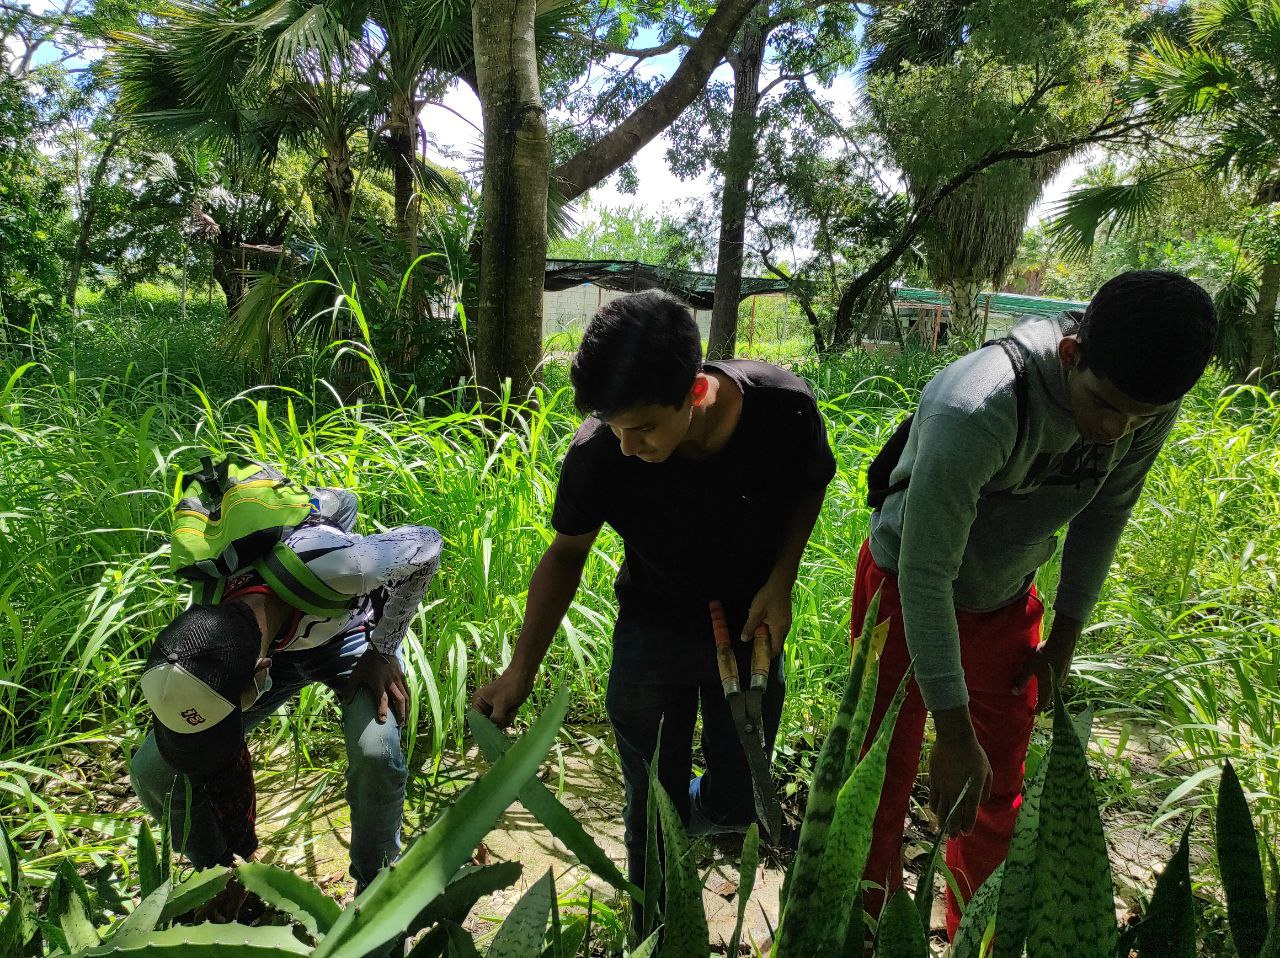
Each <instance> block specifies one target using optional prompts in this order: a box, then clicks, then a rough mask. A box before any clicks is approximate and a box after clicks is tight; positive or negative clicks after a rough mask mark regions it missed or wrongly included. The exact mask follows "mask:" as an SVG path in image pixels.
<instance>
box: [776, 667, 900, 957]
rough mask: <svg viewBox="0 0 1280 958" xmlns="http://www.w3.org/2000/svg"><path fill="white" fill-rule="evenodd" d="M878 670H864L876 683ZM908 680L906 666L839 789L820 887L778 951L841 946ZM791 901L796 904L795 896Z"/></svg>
mask: <svg viewBox="0 0 1280 958" xmlns="http://www.w3.org/2000/svg"><path fill="white" fill-rule="evenodd" d="M877 672H878V669H877V667H876V665H875V664H874V663H872V664H871V665H870V666H869V667H868V669H867V676H868V681H874V680H875V677H876V674H877ZM910 681H911V675H910V671H909V670H908V673H907V674H906V675H904V676H903V677H902V681H901V682H899V683H898V690H897V692H895V693H894V696H893V701H892V703H891V704H890V705H889V709H888V711H887V712H885V716H884V721H882V722H881V723H880V729H879V731H877V732H876V738H875V741H874V742H873V743H872V744H871V749H870V750H869V751H868V752H867V754H866V755H865V756H863V758H862V761H860V762H859V763H858V764H857V765H856V766H854V769H853V774H851V775H850V776H849V780H848V781H847V782H845V783H844V788H842V789H840V795H839V797H838V798H837V800H836V813H835V817H834V819H833V820H832V823H831V830H830V831H829V832H828V833H827V848H826V855H825V856H824V858H823V859H822V870H821V872H820V875H821V878H820V880H819V882H818V887H817V888H816V889H815V890H814V893H813V894H812V895H811V896H810V897H809V898H808V899H807V900H805V901H802V902H799V904H800V905H801V908H802V916H803V920H802V921H800V922H796V921H789V922H787V923H786V924H785V925H784V926H783V937H782V938H781V940H780V942H779V945H780V950H782V949H786V950H787V951H788V952H790V953H798V954H806V955H819V954H835V953H838V952H839V951H840V950H841V949H842V948H843V947H844V943H845V940H846V938H847V937H848V934H849V922H850V919H851V918H852V917H853V900H854V897H855V896H856V895H857V893H858V889H859V888H860V887H861V885H862V873H863V872H864V871H865V870H866V867H867V855H868V853H869V852H870V850H871V830H872V825H873V823H874V822H875V817H876V809H877V808H878V807H879V805H880V793H881V792H882V791H883V790H884V772H885V767H886V765H887V762H888V758H889V742H890V741H891V740H892V739H893V730H894V726H895V724H896V723H897V721H898V712H899V711H900V710H901V708H902V702H903V700H904V699H905V698H906V696H907V686H908V684H909V683H910ZM863 694H864V695H867V696H868V697H870V696H871V695H872V694H874V693H872V692H871V691H869V690H867V689H864V690H863ZM792 904H796V902H795V901H794V899H793V902H792Z"/></svg>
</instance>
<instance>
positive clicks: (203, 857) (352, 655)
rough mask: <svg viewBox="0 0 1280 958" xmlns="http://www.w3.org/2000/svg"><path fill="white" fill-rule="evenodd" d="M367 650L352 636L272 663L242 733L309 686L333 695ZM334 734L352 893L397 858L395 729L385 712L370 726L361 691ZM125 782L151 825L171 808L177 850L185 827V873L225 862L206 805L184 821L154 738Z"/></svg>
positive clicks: (400, 806) (400, 787)
mask: <svg viewBox="0 0 1280 958" xmlns="http://www.w3.org/2000/svg"><path fill="white" fill-rule="evenodd" d="M368 647H369V643H368V642H367V641H366V640H365V637H364V634H363V633H356V634H355V635H350V636H347V637H345V638H342V639H338V640H335V641H333V642H330V643H329V644H328V645H323V646H320V647H319V648H315V649H304V650H302V651H299V652H280V653H277V654H276V655H273V656H272V657H271V682H272V685H271V689H270V690H269V691H268V692H267V694H266V695H264V696H263V697H262V698H261V699H259V700H258V702H257V703H255V704H254V706H253V707H252V708H251V709H249V711H248V712H246V713H245V715H244V724H245V729H246V731H248V730H249V729H252V728H254V727H255V726H256V725H258V724H260V723H261V722H263V721H265V720H266V719H267V717H268V716H270V715H271V714H272V713H273V712H275V711H276V710H277V709H278V708H279V707H280V706H281V705H283V704H284V703H285V702H287V701H289V700H290V699H292V698H293V697H294V696H295V695H297V694H298V692H300V691H301V690H302V689H303V688H305V687H306V686H308V685H310V684H312V683H313V682H323V683H324V684H325V685H327V686H329V688H331V689H333V690H334V691H335V692H340V691H341V690H342V689H343V688H344V687H345V685H346V680H347V679H348V678H349V677H350V675H351V672H352V670H353V669H354V668H355V666H356V662H357V661H359V659H360V656H362V655H363V654H364V652H365V650H366V649H367V648H368ZM342 732H343V736H344V737H345V738H346V743H347V802H348V803H349V804H350V806H351V877H352V878H354V879H355V880H356V886H357V888H358V889H363V888H364V887H365V886H367V885H368V884H369V882H371V881H373V878H374V876H375V875H376V874H377V873H378V869H380V868H381V867H382V866H383V865H385V864H386V863H387V862H390V861H394V860H395V859H396V857H397V856H398V855H399V854H400V825H401V821H402V820H403V818H404V786H405V779H406V777H407V773H406V771H405V764H404V753H403V752H402V751H401V749H400V726H399V725H397V724H396V720H395V716H394V715H392V714H390V712H388V714H387V721H386V724H384V725H379V724H378V721H377V718H376V709H375V706H374V702H373V696H372V695H371V694H370V693H369V691H368V689H361V690H360V692H359V693H358V694H357V695H356V697H355V699H354V700H353V701H352V702H351V704H350V705H346V706H342ZM130 775H131V777H132V779H133V788H134V791H136V792H137V793H138V798H139V799H141V801H142V805H143V807H144V808H146V810H147V811H148V812H150V813H151V815H152V817H153V818H156V819H159V818H160V816H161V815H163V814H164V806H165V801H166V800H169V801H170V802H171V805H170V818H169V821H170V833H171V834H172V835H173V836H174V846H175V847H178V845H179V844H180V842H181V839H182V835H183V830H184V827H185V828H186V830H187V842H186V846H185V847H181V848H179V851H181V852H183V853H184V854H185V855H186V856H187V858H189V859H190V860H191V863H192V864H193V865H195V866H196V867H197V868H208V867H210V866H212V865H214V864H216V863H217V862H218V861H220V860H222V859H223V858H224V857H225V855H226V851H227V846H226V843H225V841H224V840H223V838H222V835H221V832H220V831H219V830H218V827H217V825H216V824H215V823H214V822H213V819H212V816H211V814H210V811H209V808H208V806H207V804H203V803H201V802H193V803H192V808H191V809H190V810H189V812H190V819H189V821H188V809H187V808H186V789H185V787H184V785H183V783H182V779H181V777H180V776H179V774H178V773H177V772H175V771H174V770H173V769H172V768H171V767H170V766H169V765H168V764H166V763H165V761H164V759H163V758H161V756H160V751H159V749H158V748H156V740H155V735H154V734H152V733H148V734H147V737H146V740H145V741H144V742H143V743H142V746H141V747H140V748H139V749H138V751H137V753H136V754H135V755H134V756H133V764H132V767H131V768H130ZM170 796H172V797H171V798H170Z"/></svg>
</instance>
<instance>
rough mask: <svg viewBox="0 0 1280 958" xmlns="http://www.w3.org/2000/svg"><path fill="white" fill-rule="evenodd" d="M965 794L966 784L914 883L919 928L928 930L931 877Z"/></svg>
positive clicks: (931, 887)
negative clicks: (918, 877) (952, 820)
mask: <svg viewBox="0 0 1280 958" xmlns="http://www.w3.org/2000/svg"><path fill="white" fill-rule="evenodd" d="M967 794H969V785H968V784H967V783H966V784H965V787H964V788H962V789H961V790H960V797H959V798H957V799H956V803H955V804H954V805H952V806H951V811H949V812H947V817H946V818H945V819H944V820H943V822H942V827H941V828H939V829H938V835H937V837H936V838H934V840H933V847H932V848H930V849H929V857H928V858H926V859H925V863H924V868H923V869H921V871H920V879H919V881H918V882H917V883H916V897H915V905H916V913H917V915H919V917H920V927H921V928H924V929H928V927H929V922H930V919H931V918H932V917H933V896H934V890H933V876H934V875H935V874H937V871H938V859H939V857H940V855H941V854H942V843H943V842H944V841H945V838H944V836H945V835H946V834H947V832H948V831H950V830H951V819H953V818H954V817H955V814H956V809H958V808H959V807H960V803H961V802H963V801H964V797H965V796H966V795H967ZM851 931H852V930H851Z"/></svg>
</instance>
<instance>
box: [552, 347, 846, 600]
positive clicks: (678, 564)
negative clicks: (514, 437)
mask: <svg viewBox="0 0 1280 958" xmlns="http://www.w3.org/2000/svg"><path fill="white" fill-rule="evenodd" d="M703 369H704V371H708V372H710V371H715V372H720V373H723V374H724V375H725V376H727V377H729V378H730V379H731V380H732V381H733V382H734V383H736V384H737V386H738V388H739V389H740V390H741V392H742V413H741V418H740V419H739V421H738V424H737V427H736V428H735V429H734V431H733V434H732V435H731V436H730V437H729V441H728V443H727V444H726V445H725V446H724V448H723V449H721V450H720V451H719V452H718V453H716V454H715V455H714V456H710V457H708V458H706V459H696V460H695V459H688V458H685V457H683V456H681V455H679V454H678V453H677V454H675V455H673V456H671V457H670V458H669V459H668V460H667V461H666V462H661V463H648V462H643V461H641V460H640V459H636V458H632V457H628V456H624V455H623V454H622V450H621V448H620V446H619V443H618V439H617V437H615V436H614V434H613V432H612V431H611V430H610V429H609V427H608V426H607V425H606V424H605V423H603V422H601V421H600V420H598V419H594V418H592V419H588V420H587V421H586V422H584V423H583V424H582V428H580V429H579V430H578V433H577V435H576V436H575V437H574V439H573V443H572V445H571V446H570V447H569V452H568V455H566V456H565V460H564V465H563V467H562V469H561V472H560V485H559V488H558V490H557V492H556V504H555V509H554V510H553V512H552V515H551V524H552V526H554V527H555V529H556V531H557V532H560V533H562V534H564V535H583V534H585V533H588V532H592V531H594V530H596V529H599V528H600V527H601V526H602V525H603V524H605V523H608V524H609V525H610V526H612V527H613V528H614V529H615V530H617V532H618V534H619V535H621V537H622V541H623V544H624V546H625V552H626V558H625V561H624V562H623V565H622V568H621V570H620V571H619V572H618V578H617V581H616V583H615V590H616V592H617V595H618V605H619V615H620V616H621V617H623V618H627V619H630V620H635V621H642V622H643V621H648V622H660V623H664V624H669V625H674V624H676V622H678V621H683V622H689V623H690V624H694V623H697V624H699V625H701V624H703V623H705V622H706V621H707V617H708V612H707V603H708V602H709V601H710V600H711V599H719V600H720V601H721V602H723V603H724V604H725V608H726V611H728V612H729V614H730V618H731V619H736V618H739V617H740V616H743V615H745V612H746V608H747V606H748V605H749V604H750V602H751V599H752V598H753V597H754V596H755V594H756V592H758V591H759V589H760V587H761V586H762V585H764V582H765V580H766V579H767V578H768V576H769V573H770V571H771V570H772V568H773V565H774V563H775V562H776V561H777V558H778V553H779V550H780V548H781V545H782V542H783V539H784V537H785V535H786V532H787V527H788V523H789V521H790V519H791V517H792V515H793V514H794V512H795V508H796V504H797V499H798V498H799V497H800V496H802V495H803V494H805V493H810V492H814V491H817V490H821V489H824V488H825V487H826V485H827V483H829V482H830V481H831V478H832V476H834V475H835V470H836V464H835V457H834V456H833V455H832V454H831V446H830V445H829V444H828V442H827V431H826V426H825V424H824V423H823V421H822V416H821V415H820V414H819V412H818V406H817V403H816V402H815V400H814V397H813V391H812V390H811V389H810V388H809V384H808V383H806V382H805V381H804V380H803V379H801V378H800V377H798V376H796V375H794V374H792V373H789V372H787V371H786V370H784V369H779V368H777V367H776V366H770V365H769V364H768V363H762V362H757V361H755V360H730V361H726V362H714V363H707V364H705V365H704V366H703Z"/></svg>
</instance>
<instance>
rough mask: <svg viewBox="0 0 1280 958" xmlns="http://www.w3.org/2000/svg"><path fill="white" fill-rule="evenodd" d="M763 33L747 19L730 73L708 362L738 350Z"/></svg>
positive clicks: (754, 20) (756, 21)
mask: <svg viewBox="0 0 1280 958" xmlns="http://www.w3.org/2000/svg"><path fill="white" fill-rule="evenodd" d="M766 38H767V35H766V33H765V31H764V30H763V29H762V27H761V23H760V19H759V18H758V17H754V16H752V17H748V18H747V23H746V26H744V27H743V29H742V40H741V42H740V44H739V47H738V56H737V57H736V58H735V60H734V70H733V113H732V114H731V116H730V120H729V151H728V155H727V156H726V158H725V165H724V189H723V190H722V191H721V194H720V196H721V199H720V243H719V250H718V252H717V254H716V288H715V298H714V300H713V302H712V305H711V335H710V336H708V338H707V356H708V358H710V359H732V358H733V356H734V353H736V352H737V349H738V300H739V299H740V297H741V294H742V258H743V240H744V238H745V236H746V230H747V202H748V199H749V195H750V192H749V191H750V189H751V173H752V171H753V170H754V169H755V165H756V110H757V109H758V108H759V105H760V68H761V66H762V65H763V64H764V47H765V40H766Z"/></svg>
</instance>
